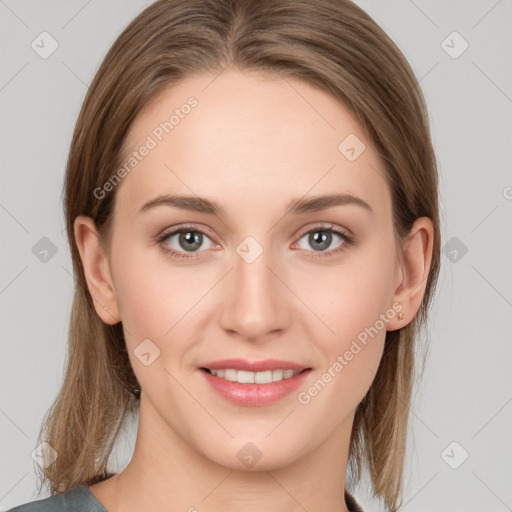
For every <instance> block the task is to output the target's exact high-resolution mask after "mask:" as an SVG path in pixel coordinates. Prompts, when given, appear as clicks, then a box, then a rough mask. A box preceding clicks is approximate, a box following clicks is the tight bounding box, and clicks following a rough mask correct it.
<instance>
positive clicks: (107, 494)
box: [90, 399, 353, 512]
mask: <svg viewBox="0 0 512 512" xmlns="http://www.w3.org/2000/svg"><path fill="white" fill-rule="evenodd" d="M352 419H353V418H352V417H351V418H348V419H347V422H346V424H342V428H339V429H337V430H336V431H334V432H333V433H332V434H331V435H330V436H329V437H327V439H326V440H325V442H324V443H322V444H321V445H319V446H316V447H314V449H313V450H311V451H310V452H308V453H305V454H304V455H302V456H301V457H299V458H296V456H295V454H291V456H290V461H288V463H285V464H279V466H278V467H275V466H272V465H268V466H266V467H265V466H263V467H260V465H258V469H249V468H248V469H245V470H240V469H239V468H240V461H238V460H237V461H236V462H235V461H233V464H234V466H233V467H226V465H220V464H218V463H216V462H215V461H213V460H211V458H208V457H207V456H206V455H205V454H203V453H199V451H198V450H197V449H194V447H192V446H191V445H190V444H188V443H187V442H185V441H184V440H183V438H182V437H180V435H179V433H177V432H175V431H174V430H172V429H171V428H170V427H169V426H168V425H167V424H166V423H165V422H164V421H163V420H162V419H161V418H160V416H159V415H158V414H157V412H156V411H155V410H154V409H153V407H152V405H151V404H150V403H149V402H148V401H147V400H142V399H141V408H140V415H139V428H138V433H137V440H136V444H135V450H134V453H133V456H132V459H131V461H130V463H129V464H128V465H127V466H126V468H125V469H124V470H123V471H121V472H120V473H118V474H116V475H114V476H113V477H112V478H110V479H109V480H106V481H104V482H101V483H99V484H95V485H93V486H91V487H90V489H91V492H93V494H94V495H95V496H96V497H97V498H98V499H99V500H100V501H101V502H102V503H103V505H104V506H105V508H106V509H107V510H108V511H109V512H119V511H121V510H122V511H123V512H131V511H136V510H152V511H155V512H160V511H162V512H163V511H165V512H178V511H179V512H183V511H187V512H197V511H200V512H209V511H212V512H213V511H218V510H223V511H226V512H231V511H233V512H234V511H236V512H256V511H258V512H259V511H261V510H265V512H295V511H297V510H322V511H324V512H348V509H347V507H346V504H345V501H344V482H345V476H346V467H347V460H348V446H349V441H350V432H351V427H352ZM236 444H238V445H240V441H239V440H237V443H236ZM227 449H229V447H227ZM235 451H238V450H235ZM237 462H238V464H237Z"/></svg>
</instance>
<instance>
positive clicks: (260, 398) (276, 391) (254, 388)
mask: <svg viewBox="0 0 512 512" xmlns="http://www.w3.org/2000/svg"><path fill="white" fill-rule="evenodd" d="M231 361H233V360H231ZM217 363H219V362H217ZM221 363H222V364H219V365H218V368H215V367H214V366H215V365H212V366H208V368H210V369H212V370H215V369H222V368H233V366H229V365H228V366H224V364H225V363H224V362H221ZM266 363H267V364H269V365H274V367H273V368H267V370H270V369H274V370H276V369H279V368H283V366H279V367H276V365H275V361H271V362H269V361H266ZM257 364H258V368H261V366H260V365H261V362H260V363H257ZM280 364H281V365H282V364H283V362H280ZM288 366H289V365H288ZM295 366H296V368H283V369H291V370H301V369H303V371H302V372H301V373H298V374H297V375H294V376H293V377H290V378H289V379H283V380H280V381H277V382H270V383H268V384H240V383H239V382H232V381H229V380H226V379H222V378H220V377H216V376H215V375H212V374H211V373H208V372H207V371H206V370H205V369H204V367H203V368H199V369H198V371H199V372H200V373H201V375H203V377H204V378H205V379H206V381H207V382H208V384H209V385H210V386H211V388H212V389H213V390H214V391H215V392H216V393H218V394H219V395H220V396H222V397H223V398H225V399H226V400H228V401H229V402H232V403H234V404H237V405H243V406H250V407H262V406H265V405H269V404H271V403H274V402H277V401H278V400H280V399H282V398H284V397H285V396H287V395H289V394H290V393H292V392H293V391H295V390H296V389H297V388H298V387H299V386H300V385H301V384H303V383H304V381H305V379H306V378H307V377H308V375H309V374H310V373H311V371H312V370H311V368H304V367H301V366H300V365H295ZM297 366H298V367H297ZM245 368H247V366H245ZM245 368H240V369H242V370H244V369H245ZM234 369H237V368H234ZM246 371H247V370H246ZM248 371H260V370H248ZM261 371H265V370H261Z"/></svg>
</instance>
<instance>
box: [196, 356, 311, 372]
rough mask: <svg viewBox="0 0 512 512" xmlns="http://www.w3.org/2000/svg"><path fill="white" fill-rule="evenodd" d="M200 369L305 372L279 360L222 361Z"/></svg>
mask: <svg viewBox="0 0 512 512" xmlns="http://www.w3.org/2000/svg"><path fill="white" fill-rule="evenodd" d="M200 368H209V369H210V370H222V369H228V368H232V369H233V370H245V371H248V372H265V371H268V370H306V369H308V367H307V366H303V365H300V364H297V363H292V362H291V361H282V360H279V359H265V360H264V361H248V360H247V359H223V360H222V361H212V362H211V363H205V364H203V365H201V366H200Z"/></svg>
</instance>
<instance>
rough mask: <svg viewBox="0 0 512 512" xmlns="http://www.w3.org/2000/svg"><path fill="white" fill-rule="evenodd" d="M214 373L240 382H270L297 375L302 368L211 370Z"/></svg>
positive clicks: (222, 377)
mask: <svg viewBox="0 0 512 512" xmlns="http://www.w3.org/2000/svg"><path fill="white" fill-rule="evenodd" d="M209 371H210V373H211V374H212V375H215V376H217V377H220V378H221V379H225V380H230V381H231V382H239V383H240V384H270V383H271V382H278V381H280V380H284V379H289V378H290V377H293V376H294V375H297V374H298V373H300V372H301V370H268V371H265V372H248V371H245V370H233V369H231V368H229V369H223V370H209Z"/></svg>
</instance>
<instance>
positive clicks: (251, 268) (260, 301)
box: [221, 237, 288, 339]
mask: <svg viewBox="0 0 512 512" xmlns="http://www.w3.org/2000/svg"><path fill="white" fill-rule="evenodd" d="M266 240H267V241H268V238H267V239H266ZM273 260H274V258H273V251H272V250H271V248H270V247H264V246H263V245H262V244H260V243H259V242H258V241H257V240H256V239H255V238H254V237H246V238H245V239H244V240H243V241H242V242H241V243H240V244H239V245H238V246H237V247H236V253H234V254H233V261H234V268H233V271H232V272H231V273H230V274H231V283H230V288H229V292H228V293H229V296H227V297H226V298H225V300H223V301H222V304H223V311H222V315H221V322H222V327H223V328H224V329H226V330H228V331H236V332H237V333H238V334H239V335H240V336H241V337H243V338H247V339H257V338H259V337H263V336H265V335H266V334H267V333H269V332H271V331H275V330H277V329H282V328H283V327H285V325H286V320H287V318H288V315H287V311H286V308H287V301H286V300H285V297H283V289H282V288H283V285H282V284H281V283H280V281H279V279H277V278H276V276H275V275H274V272H275V269H274V267H275V266H276V262H275V261H273ZM270 269H273V271H271V270H270Z"/></svg>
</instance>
